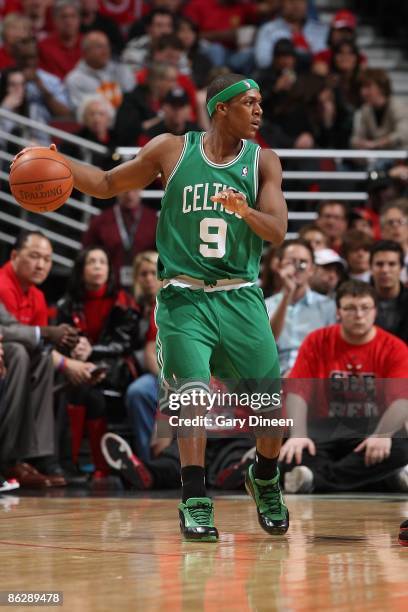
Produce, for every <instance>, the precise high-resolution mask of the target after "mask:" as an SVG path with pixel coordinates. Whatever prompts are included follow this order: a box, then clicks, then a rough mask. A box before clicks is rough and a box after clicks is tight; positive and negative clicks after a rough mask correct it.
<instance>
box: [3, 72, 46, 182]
mask: <svg viewBox="0 0 408 612" xmlns="http://www.w3.org/2000/svg"><path fill="white" fill-rule="evenodd" d="M0 107H1V108H4V109H5V110H9V111H12V112H13V113H17V114H18V115H22V116H23V117H29V118H33V117H32V116H33V115H34V110H33V108H32V107H31V105H30V104H29V103H28V99H27V91H26V80H25V76H24V74H23V72H22V71H21V70H19V69H18V68H13V67H11V68H6V69H5V70H3V71H2V72H0ZM0 129H2V130H3V131H4V132H7V133H8V134H12V135H13V136H18V137H19V138H30V139H31V141H32V142H33V143H36V144H47V143H48V139H47V138H46V137H45V141H44V134H41V133H40V132H39V131H38V130H34V129H31V128H26V127H24V126H22V125H21V124H20V123H18V122H17V121H14V120H13V119H8V118H6V117H0ZM2 150H3V151H7V152H8V153H10V154H11V155H16V154H17V153H18V152H19V151H20V150H21V147H20V146H19V145H15V144H14V143H12V142H10V141H2ZM7 170H8V168H7Z"/></svg>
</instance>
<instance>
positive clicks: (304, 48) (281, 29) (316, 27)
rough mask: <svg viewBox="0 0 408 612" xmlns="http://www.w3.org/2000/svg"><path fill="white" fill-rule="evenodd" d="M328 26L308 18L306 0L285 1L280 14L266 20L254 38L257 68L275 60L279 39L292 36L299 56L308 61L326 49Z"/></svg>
mask: <svg viewBox="0 0 408 612" xmlns="http://www.w3.org/2000/svg"><path fill="white" fill-rule="evenodd" d="M327 33H328V29H327V26H326V25H324V24H323V23H319V22H318V21H315V20H313V19H308V17H307V1H306V0H283V2H282V8H281V16H280V17H278V18H277V19H274V20H272V21H268V22H267V23H264V24H263V25H262V26H261V27H260V28H259V30H258V34H257V37H256V41H255V61H256V65H257V66H258V68H265V67H266V66H268V65H269V63H270V62H271V61H272V59H273V54H274V48H275V44H276V42H277V41H278V40H279V39H280V38H290V39H291V40H292V42H293V44H294V45H295V48H296V50H297V52H298V54H299V56H303V58H304V59H303V61H304V62H305V63H309V62H310V60H311V58H312V56H313V55H314V54H316V53H318V52H319V51H323V49H325V48H326V40H327Z"/></svg>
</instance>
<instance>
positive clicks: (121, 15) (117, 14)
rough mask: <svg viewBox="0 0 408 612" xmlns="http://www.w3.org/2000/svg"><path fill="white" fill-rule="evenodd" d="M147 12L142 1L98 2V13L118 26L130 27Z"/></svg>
mask: <svg viewBox="0 0 408 612" xmlns="http://www.w3.org/2000/svg"><path fill="white" fill-rule="evenodd" d="M148 10H149V5H148V4H147V5H146V3H145V2H143V0H116V2H113V1H112V0H99V12H100V13H101V15H106V17H109V18H110V19H111V20H112V21H115V22H116V23H117V24H118V25H119V26H122V27H123V26H130V25H131V24H132V23H133V22H134V21H136V20H137V19H140V17H142V15H145V14H146V13H147V12H148Z"/></svg>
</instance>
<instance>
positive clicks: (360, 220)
mask: <svg viewBox="0 0 408 612" xmlns="http://www.w3.org/2000/svg"><path fill="white" fill-rule="evenodd" d="M350 229H355V230H358V231H359V232H363V233H364V234H366V236H368V237H369V238H375V237H376V236H375V233H376V232H375V228H374V221H373V218H372V215H371V213H370V211H368V210H367V209H365V208H353V209H352V210H351V212H350Z"/></svg>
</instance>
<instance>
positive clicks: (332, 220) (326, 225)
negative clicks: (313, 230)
mask: <svg viewBox="0 0 408 612" xmlns="http://www.w3.org/2000/svg"><path fill="white" fill-rule="evenodd" d="M317 214H318V217H317V219H316V223H317V225H318V226H319V227H321V228H322V230H323V231H324V232H325V233H326V235H327V236H328V238H329V247H330V248H331V249H333V250H334V251H337V252H338V253H339V252H340V251H341V248H342V244H343V240H344V236H345V233H346V231H347V226H348V207H347V204H346V203H345V202H329V201H327V202H320V203H319V205H318V207H317Z"/></svg>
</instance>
